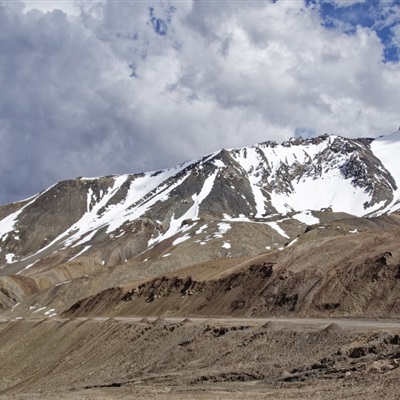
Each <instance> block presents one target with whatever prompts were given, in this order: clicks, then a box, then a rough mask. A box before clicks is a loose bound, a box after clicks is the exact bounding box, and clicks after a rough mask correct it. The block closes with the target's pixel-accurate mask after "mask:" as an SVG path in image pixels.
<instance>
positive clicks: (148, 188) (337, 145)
mask: <svg viewBox="0 0 400 400" xmlns="http://www.w3.org/2000/svg"><path fill="white" fill-rule="evenodd" d="M371 143H373V141H372V139H358V140H349V139H344V138H342V137H339V136H328V135H324V136H320V137H318V138H313V139H310V140H304V139H301V138H295V139H291V140H289V141H287V142H284V143H283V144H282V145H278V144H276V143H271V142H265V143H261V144H259V145H256V146H253V147H248V148H243V149H233V150H221V151H219V152H216V153H213V154H210V155H207V156H205V157H203V158H201V159H198V160H195V161H190V162H185V163H183V164H180V165H178V166H176V167H174V168H170V169H167V170H163V171H156V172H148V173H142V174H136V175H124V176H108V177H102V178H93V179H85V178H77V179H75V180H70V181H64V182H60V183H58V184H56V185H54V186H52V187H50V188H49V189H47V190H45V191H43V192H42V193H39V194H38V195H37V196H35V197H33V198H31V199H28V200H26V201H24V202H21V203H15V204H11V205H6V206H1V207H0V218H1V220H0V289H1V288H2V289H3V291H2V292H1V293H2V295H1V296H2V297H0V301H1V306H2V308H3V309H6V308H9V307H11V306H13V305H15V304H16V303H18V302H19V301H21V300H24V299H25V298H28V297H29V298H30V297H31V296H32V295H34V294H35V293H36V294H35V295H34V297H35V296H39V297H40V296H42V299H43V301H44V302H47V304H50V303H51V302H53V301H55V300H54V298H55V297H56V293H59V295H60V296H61V294H60V293H61V291H62V293H63V294H62V296H63V298H64V301H60V302H59V303H60V304H58V305H57V307H61V309H62V310H61V311H63V310H66V309H68V308H69V307H71V306H72V305H73V304H74V302H76V300H77V299H84V298H87V297H90V296H92V295H96V294H97V293H99V292H101V291H102V290H104V289H109V288H113V287H123V288H124V287H125V286H129V285H131V286H137V285H136V282H138V281H141V282H143V281H147V282H151V281H152V280H153V279H155V278H157V279H158V277H160V276H166V275H168V274H172V275H174V274H175V271H181V270H184V269H185V268H189V269H190V268H191V267H192V266H199V265H203V264H204V263H208V262H213V261H215V260H224V261H223V262H221V263H220V265H214V267H213V268H214V269H213V268H211V269H210V271H208V270H206V269H203V271H204V276H202V277H201V279H198V280H196V279H194V281H196V282H197V283H196V284H198V285H200V287H202V285H203V282H204V281H211V280H213V279H214V278H215V276H214V275H215V274H216V275H218V274H219V273H221V272H222V271H223V270H224V268H225V267H224V266H226V265H228V264H229V268H232V267H234V266H235V267H237V268H239V267H240V266H241V265H242V263H243V262H244V263H246V262H248V260H251V259H253V258H254V257H256V256H258V255H260V254H267V258H266V259H265V260H262V262H265V263H267V264H268V263H275V259H279V260H283V259H284V258H285V255H287V254H290V253H291V252H292V251H293V250H292V249H294V248H300V249H304V250H302V251H304V252H307V256H309V255H310V254H311V255H313V254H319V251H320V250H319V249H320V248H322V247H324V246H325V243H326V241H328V240H330V239H331V238H335V237H337V238H339V239H340V238H343V237H348V238H350V237H352V235H358V234H360V233H365V232H371V234H372V233H373V234H374V235H376V238H377V239H376V240H379V237H382V236H384V234H383V233H382V232H384V231H387V230H391V231H390V232H391V234H390V235H396V233H395V229H396V228H397V227H398V225H399V221H398V216H397V215H396V213H393V211H396V207H397V206H396V199H397V197H396V196H398V192H397V186H398V182H396V180H395V177H394V176H392V175H391V174H390V172H389V169H388V168H386V166H385V165H383V163H382V162H381V161H380V159H378V157H377V156H376V155H375V154H374V152H373V151H372V147H371ZM315 188H317V189H315ZM397 200H398V199H397ZM352 214H353V215H352ZM354 214H356V215H357V216H354ZM389 214H390V216H387V215H389ZM366 215H369V216H370V217H371V218H368V219H367V218H364V216H366ZM372 216H375V217H376V218H372ZM390 235H389V236H390ZM391 237H392V236H390V238H391ZM390 238H389V239H390ZM367 239H368V238H367V235H365V237H363V239H362V240H367ZM389 239H388V240H389ZM350 240H352V239H350ZM368 240H369V239H368ZM339 242H340V240H339V241H338V243H334V242H333V241H331V242H329V243H330V245H331V246H334V247H333V248H334V249H335V250H334V251H333V252H334V253H335V252H336V253H335V254H336V256H335V257H336V258H335V260H336V264H333V265H332V266H333V267H334V268H336V267H337V266H338V265H342V266H343V265H347V264H346V261H345V259H343V257H342V254H343V253H341V252H342V250H343V249H342V247H343V248H345V247H346V243H347V242H348V239H347V238H346V239H344V240H343V242H342V243H341V244H340V243H339ZM389 242H390V240H389ZM389 242H388V243H389ZM308 243H312V245H309V244H308ZM299 246H300V247H299ZM371 246H374V244H371ZM324 248H325V247H324ZM386 250H387V251H391V252H392V254H394V256H393V257H395V254H397V253H395V252H394V253H393V251H392V250H393V249H391V248H388V249H382V251H381V253H379V254H383V253H384V252H385V251H386ZM326 251H327V252H328V253H329V252H330V249H329V248H326ZM276 254H282V255H279V256H277V255H276ZM344 254H347V253H346V252H345V253H344ZM379 254H378V253H375V252H374V251H370V249H367V252H366V253H365V256H366V258H365V259H363V260H360V261H359V264H358V265H359V266H363V265H364V264H365V263H367V258H368V257H369V259H371V260H375V258H374V257H378V256H379ZM269 257H272V259H269ZM313 257H314V256H313ZM313 257H311V259H313ZM316 257H317V256H316ZM318 257H320V256H318ZM318 257H317V259H316V261H315V262H314V263H311V264H310V263H309V262H308V261H307V260H306V259H303V257H302V256H300V255H299V258H300V259H301V260H302V261H301V262H299V261H298V260H297V261H296V262H293V263H294V264H292V265H291V266H290V268H289V267H286V266H284V267H282V268H283V269H285V268H289V269H287V271H291V269H292V268H298V269H300V270H302V271H303V272H302V273H297V272H295V271H292V272H293V274H292V275H290V276H288V279H286V278H285V279H283V278H282V276H285V275H284V274H282V275H280V278H276V279H278V280H274V279H275V278H274V277H271V279H273V282H275V283H274V285H273V287H271V288H269V289H268V290H267V288H264V289H265V293H264V292H263V296H264V297H265V298H270V300H265V301H264V302H263V303H257V302H256V300H254V299H253V300H249V299H248V298H247V297H246V296H247V295H244V297H246V300H242V299H241V298H240V296H239V294H238V293H236V290H238V289H235V290H233V291H232V290H227V289H226V288H225V286H224V284H223V283H221V282H224V280H222V281H219V280H218V282H220V283H218V284H217V283H215V285H217V286H215V287H214V286H209V285H210V284H209V283H207V285H206V287H207V288H208V289H207V290H210V293H212V292H213V291H219V290H222V291H223V292H224V293H225V292H226V293H228V292H232V293H235V294H234V295H233V294H232V293H230V294H229V296H227V297H226V296H225V297H226V298H228V297H229V299H230V297H231V299H230V300H229V302H228V303H226V304H225V303H224V301H225V300H224V301H222V300H221V301H222V302H221V307H222V308H221V312H222V311H223V312H237V313H245V312H246V313H254V312H256V311H254V310H264V312H273V313H275V312H276V313H279V312H278V310H284V311H282V312H284V313H286V312H301V310H303V309H308V308H307V307H311V305H312V307H313V310H314V311H315V312H317V311H318V310H323V312H339V313H340V312H344V310H343V308H342V304H343V301H342V299H336V297H337V296H336V295H335V294H334V293H332V294H331V296H332V297H334V299H331V300H329V299H324V300H321V301H319V302H317V303H315V304H314V303H313V302H312V301H311V300H310V299H311V297H310V294H307V293H313V296H314V295H315V296H316V295H317V294H316V289H315V288H316V287H318V284H317V282H314V281H315V279H317V278H318V279H320V280H322V281H324V282H325V281H326V280H327V279H328V278H329V277H330V275H329V274H330V272H329V271H327V275H326V276H324V277H323V279H322V275H321V276H320V275H319V274H318V273H316V274H314V272H310V271H311V270H310V269H307V268H317V269H318V268H320V264H322V263H324V262H325V261H326V257H325V256H323V257H322V256H321V257H322V258H321V257H320V258H318ZM324 257H325V259H324ZM233 259H236V260H237V263H236V264H234V263H233V264H232V263H231V262H230V261H229V262H227V261H226V260H233ZM279 262H280V263H283V261H282V262H281V261H279ZM371 262H372V264H373V265H375V266H376V265H378V264H379V262H378V261H376V260H375V261H371ZM274 265H275V264H274ZM279 265H281V264H279ZM282 265H286V264H285V263H283V264H282ZM365 265H369V264H368V263H367V264H365ZM245 267H246V266H245ZM247 267H248V265H247ZM306 267H307V268H306ZM226 268H227V267H226ZM282 268H281V267H279V268H278V270H277V271H281V269H282ZM343 268H344V267H343ZM354 268H356V267H354ZM360 268H361V270H362V271H363V269H362V267H360ZM371 268H372V267H371ZM374 268H375V267H374ZM391 268H392V266H391ZM393 268H394V267H393ZM215 269H216V270H217V272H215ZM239 269H240V268H239ZM277 271H276V270H275V267H274V273H273V276H275V274H276V273H278V272H277ZM354 271H356V269H355V270H354ZM354 271H353V272H352V273H354V274H355V275H357V274H358V272H357V274H356V272H354ZM357 271H358V270H357ZM292 272H290V273H292ZM392 272H393V271H392ZM392 272H391V274H392ZM288 273H289V272H288ZM16 274H19V275H18V276H19V277H21V278H22V277H26V278H27V279H28V278H29V280H30V281H29V282H31V285H28V286H26V282H24V284H23V283H22V280H18V279H17V280H14V281H13V283H12V284H11V283H10V282H11V281H10V280H9V277H10V276H15V275H16ZM240 274H241V275H240V276H242V275H243V276H247V274H248V271H247V272H246V271H243V270H240ZM376 274H377V275H376ZM376 274H375V275H376V276H378V277H380V275H379V274H380V272H376ZM359 275H360V274H358V275H357V276H359ZM361 275H362V274H361ZM361 275H360V276H361ZM375 275H374V276H375ZM180 276H181V278H182V279H183V278H187V277H188V276H189V275H187V276H182V275H180ZM232 276H234V275H232ZM251 276H252V278H251V279H249V283H247V282H248V281H247V280H246V281H243V282H242V281H241V283H240V285H238V286H240V287H241V288H245V287H246V285H248V288H247V289H246V290H247V291H248V293H252V292H254V288H255V287H258V285H259V283H260V282H264V283H265V282H267V281H268V279H266V278H265V280H264V281H263V278H260V282H259V283H256V281H257V282H258V280H257V279H258V278H255V277H254V276H253V275H251ZM362 276H363V277H362V280H365V279H370V277H369V275H368V277H367V275H365V277H364V275H362ZM172 278H174V276H168V278H166V279H167V282H170V281H169V280H170V279H172ZM231 278H232V277H231ZM289 278H290V279H289ZM218 279H220V278H218ZM232 279H233V278H232ZM246 279H247V278H246ZM252 279H253V280H254V281H252ZM282 279H283V281H282V282H281V280H282ZM333 279H334V278H333ZM360 279H361V278H360ZM371 279H372V278H371ZM374 279H375V278H374ZM288 282H289V283H290V284H289V283H288ZM313 282H314V283H313ZM335 284H337V283H335ZM57 285H61V286H60V288H59V287H58V286H57ZM218 285H222V286H221V288H222V289H221V288H220V287H219V286H218ZM254 285H255V286H254ZM313 285H316V286H313ZM68 287H69V288H70V289H71V290H70V292H71V293H73V295H72V294H71V295H69V294H68V291H67V290H66V288H68ZM299 287H301V290H300V289H298V288H299ZM368 287H369V286H368ZM313 288H314V289H313ZM259 289H260V290H261V288H259ZM264 289H263V290H264ZM177 290H178V289H177ZM179 290H180V289H179ZM179 290H178V292H179ZM243 290H244V289H243ZM321 290H323V289H322V287H321ZM352 290H353V289H352ZM122 291H123V292H124V289H122ZM6 292H7V295H6ZM339 292H340V291H339ZM50 293H52V294H51V295H50ZM179 293H180V292H179ZM246 293H247V292H246ZM360 295H361V294H360ZM249 296H250V294H249ZM268 296H269V297H268ZM321 296H322V294H321ZM39 297H37V298H36V297H35V300H33V298H32V300H31V301H32V302H34V301H39V300H38V299H39ZM250 297H251V296H250ZM114 300H115V299H114ZM114 300H113V301H114ZM41 301H42V300H41ZM199 301H200V300H199ZM206 301H208V300H206ZM211 303H212V302H211ZM211 303H209V304H211ZM193 307H194V306H193ZM196 307H202V306H201V304H197V306H196ZM357 307H358V306H357ZM360 307H361V308H360V309H364V308H365V307H364V305H363V306H360ZM363 307H364V308H363ZM393 307H394V308H393V309H395V310H397V308H396V306H393ZM206 308H207V307H206ZM104 309H107V307H105V308H104ZM193 309H194V308H193ZM179 312H180V311H179ZM257 312H258V311H257ZM318 312H319V311H318ZM346 312H347V311H346ZM396 312H397V311H396Z"/></svg>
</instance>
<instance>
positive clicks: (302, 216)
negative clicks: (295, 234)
mask: <svg viewBox="0 0 400 400" xmlns="http://www.w3.org/2000/svg"><path fill="white" fill-rule="evenodd" d="M293 218H294V219H297V221H300V222H302V223H303V224H306V225H314V224H319V223H320V220H319V219H318V218H317V217H314V215H312V213H311V211H310V210H306V211H302V212H300V213H298V214H295V215H293Z"/></svg>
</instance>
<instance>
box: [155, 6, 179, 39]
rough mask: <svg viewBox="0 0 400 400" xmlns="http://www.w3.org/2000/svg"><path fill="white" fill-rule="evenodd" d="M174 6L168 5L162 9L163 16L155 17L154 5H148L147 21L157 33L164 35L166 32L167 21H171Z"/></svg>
mask: <svg viewBox="0 0 400 400" xmlns="http://www.w3.org/2000/svg"><path fill="white" fill-rule="evenodd" d="M175 10H176V8H175V7H173V6H169V7H168V8H167V9H166V10H165V11H164V14H165V16H164V18H160V17H157V16H156V15H155V10H154V7H149V14H150V20H149V23H150V25H151V26H152V27H153V30H154V32H155V33H157V35H160V36H165V35H166V34H167V32H168V27H169V23H170V22H171V19H172V15H173V14H174V12H175Z"/></svg>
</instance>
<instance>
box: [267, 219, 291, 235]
mask: <svg viewBox="0 0 400 400" xmlns="http://www.w3.org/2000/svg"><path fill="white" fill-rule="evenodd" d="M266 224H267V225H268V226H270V227H271V228H272V229H274V230H275V231H276V232H278V233H279V235H281V236H283V237H285V238H287V239H289V236H288V235H287V234H286V232H285V231H284V230H283V229H282V228H281V227H280V226H279V225H278V223H277V222H266Z"/></svg>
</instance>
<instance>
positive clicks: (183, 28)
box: [0, 0, 400, 199]
mask: <svg viewBox="0 0 400 400" xmlns="http://www.w3.org/2000/svg"><path fill="white" fill-rule="evenodd" d="M54 3H56V2H54ZM150 5H151V6H152V7H153V8H154V10H153V11H152V13H150V10H149V6H150ZM77 6H78V8H79V9H80V10H81V13H82V14H81V15H80V16H79V17H76V16H67V15H66V14H65V13H64V12H61V11H52V12H47V13H45V14H43V13H41V12H39V11H37V12H28V13H27V12H23V9H22V3H18V2H15V3H14V5H13V7H11V6H10V5H9V4H8V3H5V6H3V7H2V6H1V3H0V24H1V26H2V29H1V31H0V76H6V77H7V79H3V80H1V79H0V90H1V93H2V96H1V98H0V121H1V124H0V138H1V140H2V143H4V145H3V146H2V147H1V149H0V156H1V157H0V159H1V161H0V162H1V163H2V166H3V167H4V168H3V171H4V173H3V175H1V176H0V180H1V182H0V187H2V188H3V189H2V190H3V194H1V193H0V199H1V195H2V196H3V197H2V198H3V199H10V198H11V197H12V195H11V193H15V197H18V196H25V195H29V194H32V193H33V192H35V191H37V190H40V189H42V188H44V187H45V186H48V185H49V184H50V183H53V182H54V181H55V180H60V179H66V178H73V177H75V176H78V175H101V174H110V173H122V172H139V171H141V170H149V169H158V168H162V167H167V166H171V165H174V164H176V163H178V162H181V161H183V160H185V159H189V158H193V157H197V156H201V155H203V154H205V153H207V152H211V151H214V150H216V149H218V148H220V147H225V148H226V147H228V148H229V147H236V146H244V145H251V144H254V143H256V142H260V141H264V140H268V139H273V140H277V141H282V140H285V139H287V138H288V137H289V136H293V135H294V134H295V132H299V131H305V132H315V133H318V134H323V133H325V132H329V133H337V134H342V135H345V136H351V137H359V136H376V135H380V134H383V133H385V132H391V131H392V130H394V129H395V128H396V127H397V126H398V124H399V122H398V108H397V106H396V105H397V103H398V101H397V93H398V92H399V91H400V78H399V74H400V70H399V64H397V63H386V64H385V63H383V62H382V57H383V56H382V54H383V45H382V43H381V42H380V39H379V38H378V36H377V35H376V33H375V31H373V30H371V29H368V28H362V27H358V28H357V29H356V31H355V33H354V34H351V35H349V34H346V33H345V32H344V31H343V30H340V29H339V28H337V29H336V28H333V29H327V28H325V27H324V26H322V24H321V22H322V21H321V17H320V14H319V12H318V9H312V8H305V7H304V6H303V3H302V2H300V1H296V2H289V1H278V2H276V3H272V2H211V3H210V2H201V1H186V2H178V1H177V2H171V3H164V2H162V3H156V2H154V3H153V2H151V3H148V2H111V1H109V2H104V1H84V0H82V1H79V2H77ZM171 6H173V7H174V9H173V8H171ZM25 11H26V10H25ZM64 11H65V10H64ZM131 75H132V76H131ZM32 171H34V176H33V177H32ZM27 182H28V183H27ZM22 188H23V189H25V191H23V189H22Z"/></svg>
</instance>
